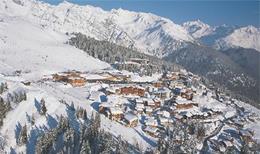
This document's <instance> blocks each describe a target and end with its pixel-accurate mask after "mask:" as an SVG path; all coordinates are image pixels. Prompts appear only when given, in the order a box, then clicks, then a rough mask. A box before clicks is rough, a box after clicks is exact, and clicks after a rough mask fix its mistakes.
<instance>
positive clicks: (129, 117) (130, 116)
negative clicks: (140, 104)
mask: <svg viewBox="0 0 260 154" xmlns="http://www.w3.org/2000/svg"><path fill="white" fill-rule="evenodd" d="M124 117H125V119H126V120H127V121H129V122H133V121H135V120H138V118H137V116H136V115H134V114H132V113H126V114H125V115H124Z"/></svg>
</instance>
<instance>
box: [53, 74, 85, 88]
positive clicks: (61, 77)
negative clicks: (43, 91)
mask: <svg viewBox="0 0 260 154" xmlns="http://www.w3.org/2000/svg"><path fill="white" fill-rule="evenodd" d="M52 78H53V80H54V81H56V82H65V83H69V84H71V85H72V86H73V87H80V86H84V85H85V84H86V80H85V78H83V77H81V76H80V73H79V72H76V71H72V72H64V73H60V74H54V75H53V76H52Z"/></svg>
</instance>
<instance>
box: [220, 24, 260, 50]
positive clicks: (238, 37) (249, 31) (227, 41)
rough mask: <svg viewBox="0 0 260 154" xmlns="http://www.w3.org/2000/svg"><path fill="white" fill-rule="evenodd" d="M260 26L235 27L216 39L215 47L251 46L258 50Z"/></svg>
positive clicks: (259, 47) (259, 46) (259, 45)
mask: <svg viewBox="0 0 260 154" xmlns="http://www.w3.org/2000/svg"><path fill="white" fill-rule="evenodd" d="M259 42H260V28H256V27H254V26H246V27H242V28H239V29H236V30H235V31H234V32H233V33H231V34H230V35H228V36H226V37H224V38H222V39H220V40H217V42H216V47H217V48H219V49H228V48H232V47H243V48H251V49H255V50H257V51H260V43H259Z"/></svg>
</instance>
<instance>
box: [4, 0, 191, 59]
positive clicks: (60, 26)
mask: <svg viewBox="0 0 260 154" xmlns="http://www.w3.org/2000/svg"><path fill="white" fill-rule="evenodd" d="M15 1H18V2H20V3H15V2H13V1H12V0H8V1H7V0H0V8H1V10H2V12H5V13H7V14H11V15H12V16H25V17H26V18H29V19H31V20H33V21H36V22H37V23H38V24H40V25H42V26H44V27H48V28H51V29H54V30H56V31H59V32H63V33H65V32H69V33H72V32H80V33H83V34H85V35H87V36H90V37H94V38H95V39H98V40H108V41H110V42H114V43H117V44H119V45H123V46H127V47H133V48H136V49H138V50H140V51H142V52H145V53H148V54H153V55H157V56H164V55H165V54H168V53H169V52H170V51H171V50H176V49H179V48H182V47H183V46H184V45H185V42H193V41H194V39H193V37H192V36H191V35H189V33H188V32H187V31H186V30H185V29H184V28H183V27H182V26H181V25H178V24H175V23H174V22H172V21H171V20H169V19H166V18H163V17H160V16H157V15H154V14H151V13H142V12H132V11H127V10H123V9H117V10H116V9H112V10H111V11H104V10H102V9H101V8H98V7H93V6H89V5H86V6H79V5H76V4H72V3H69V2H66V1H64V2H62V3H60V4H59V5H57V6H54V5H50V4H46V3H43V2H40V1H36V0H15Z"/></svg>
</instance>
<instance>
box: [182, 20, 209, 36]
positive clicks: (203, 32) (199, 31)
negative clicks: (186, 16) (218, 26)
mask: <svg viewBox="0 0 260 154" xmlns="http://www.w3.org/2000/svg"><path fill="white" fill-rule="evenodd" d="M183 27H184V28H185V29H186V30H187V31H188V32H189V33H190V34H191V35H192V36H193V37H194V38H196V39H199V38H201V37H203V36H207V35H210V34H212V33H213V32H214V28H213V27H211V26H210V25H208V24H205V23H203V22H202V21H200V20H197V21H187V22H185V23H183Z"/></svg>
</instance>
